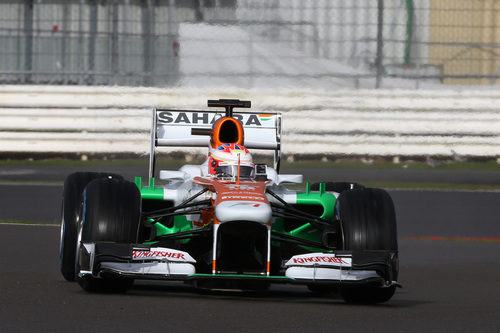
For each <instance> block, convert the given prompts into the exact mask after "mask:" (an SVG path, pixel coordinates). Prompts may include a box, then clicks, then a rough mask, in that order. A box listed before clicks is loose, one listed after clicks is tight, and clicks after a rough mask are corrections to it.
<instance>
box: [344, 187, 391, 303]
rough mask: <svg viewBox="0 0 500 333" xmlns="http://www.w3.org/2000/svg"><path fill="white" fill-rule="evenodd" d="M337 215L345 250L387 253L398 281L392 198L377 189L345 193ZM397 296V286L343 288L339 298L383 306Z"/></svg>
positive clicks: (350, 301)
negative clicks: (383, 303)
mask: <svg viewBox="0 0 500 333" xmlns="http://www.w3.org/2000/svg"><path fill="white" fill-rule="evenodd" d="M336 214H337V218H338V219H339V220H340V226H341V231H342V249H344V250H349V251H363V250H376V251H377V250H378V251H388V252H389V253H390V254H391V256H392V267H393V270H392V279H393V280H396V279H397V276H398V273H399V268H398V242H397V230H396V214H395V210H394V204H393V202H392V199H391V197H390V196H389V194H388V193H387V192H386V191H384V190H382V189H374V188H367V189H358V190H348V191H345V192H342V193H341V194H340V195H339V197H338V200H337V206H336ZM394 292H395V286H394V285H391V286H382V287H380V286H347V285H343V286H342V287H341V288H340V295H341V296H342V298H343V299H344V300H345V301H346V302H349V303H382V302H386V301H388V300H389V299H390V298H391V297H392V296H393V295H394Z"/></svg>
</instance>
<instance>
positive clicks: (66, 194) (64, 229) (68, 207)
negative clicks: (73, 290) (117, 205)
mask: <svg viewBox="0 0 500 333" xmlns="http://www.w3.org/2000/svg"><path fill="white" fill-rule="evenodd" d="M97 178H113V179H122V177H121V176H119V175H116V174H112V173H97V172H76V173H73V174H71V175H69V176H68V177H67V178H66V180H65V181H64V189H63V199H62V211H61V243H60V249H59V267H60V270H61V273H62V275H63V277H64V278H65V279H66V280H67V281H74V280H75V258H76V239H77V224H78V221H79V219H80V208H81V201H82V193H83V189H84V188H85V186H87V184H88V183H89V182H91V181H92V180H94V179H97Z"/></svg>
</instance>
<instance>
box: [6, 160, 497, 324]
mask: <svg viewBox="0 0 500 333" xmlns="http://www.w3.org/2000/svg"><path fill="white" fill-rule="evenodd" d="M57 171H59V173H58V177H54V178H57V179H56V180H59V179H60V178H61V177H62V178H64V174H65V173H66V172H68V171H69V172H71V170H54V171H53V172H54V175H55V174H57ZM30 177H32V176H30ZM42 178H47V177H43V176H42ZM49 178H50V177H49ZM52 180H54V179H52ZM490 180H491V181H492V182H496V181H498V179H496V178H494V179H491V175H490ZM61 192H62V187H61V186H60V185H49V186H47V185H0V197H1V198H2V200H1V203H0V220H3V221H6V220H17V221H19V220H21V221H30V222H33V223H40V224H42V225H13V224H2V225H0V244H1V245H0V248H1V249H2V253H3V255H2V260H1V261H2V264H1V265H0V285H1V286H2V293H0V307H1V311H0V328H1V331H2V332H14V331H28V330H29V331H51V332H63V331H64V332H67V331H72V332H80V331H89V330H92V331H103V330H111V329H113V330H120V331H124V332H132V331H137V330H141V331H143V330H146V329H148V330H149V329H166V328H168V329H169V330H173V331H199V330H206V329H207V328H208V327H210V330H214V331H221V332H225V331H235V330H237V331H242V332H245V331H252V332H254V331H255V330H265V331H271V330H273V331H277V332H284V331H287V332H296V331H327V330H328V331H331V330H332V331H333V330H336V329H339V330H340V329H342V330H350V331H374V332H378V331H387V330H388V329H389V330H391V331H412V332H421V331H424V330H426V331H431V332H437V331H443V330H448V331H457V332H467V331H482V332H497V331H498V327H499V325H500V308H499V307H498V304H497V297H496V295H500V285H499V284H498V278H499V277H500V265H499V264H498V263H499V262H500V241H499V236H500V231H499V230H500V229H499V228H498V221H499V220H500V205H498V202H500V193H498V192H481V191H465V192H463V191H405V190H397V191H389V192H390V194H391V196H392V197H393V199H394V202H395V206H396V210H397V216H398V233H399V247H400V279H399V280H400V283H401V284H402V285H403V288H402V289H398V290H397V291H396V294H395V296H394V297H393V298H392V299H391V300H390V301H389V302H387V303H385V304H382V305H378V306H362V305H361V306H351V305H347V304H344V303H343V301H342V300H341V299H339V297H338V296H336V295H322V296H320V295H314V294H311V293H309V292H308V291H307V289H306V288H305V287H300V286H289V285H275V286H273V287H272V288H271V290H270V291H269V292H267V293H264V294H255V293H238V292H203V293H200V292H197V291H195V290H193V289H192V288H191V287H190V286H188V285H184V284H180V283H159V284H158V283H150V282H136V284H135V285H134V287H133V288H132V289H131V290H130V291H129V292H127V293H126V294H120V295H117V294H107V295H98V294H97V295H96V294H87V293H85V292H83V291H82V290H81V289H80V287H79V286H78V285H77V284H75V283H69V282H66V281H64V279H63V278H62V276H61V275H60V273H59V270H58V251H59V228H58V226H57V224H58V221H59V218H60V217H59V210H60V199H61ZM250 314H251V315H250Z"/></svg>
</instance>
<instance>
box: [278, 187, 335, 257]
mask: <svg viewBox="0 0 500 333" xmlns="http://www.w3.org/2000/svg"><path fill="white" fill-rule="evenodd" d="M336 200H337V199H336V198H335V196H334V195H333V194H332V193H328V192H326V191H325V184H324V183H321V184H320V186H319V191H311V190H310V184H309V183H307V184H306V191H304V192H298V193H297V202H296V204H297V205H320V206H322V207H323V214H322V215H321V216H320V217H321V218H322V219H325V220H333V218H334V214H335V202H336ZM284 223H285V222H284V221H283V219H276V221H275V223H274V224H273V230H274V231H277V232H281V233H286V234H289V235H291V236H294V237H298V238H302V239H307V240H310V241H315V242H321V238H322V231H321V230H318V229H317V228H316V227H314V226H313V225H312V224H310V223H307V222H306V223H304V224H303V225H301V226H300V227H298V228H296V229H293V230H290V231H288V232H286V231H285V228H284ZM304 248H306V249H308V250H311V251H316V250H317V248H312V247H306V246H304Z"/></svg>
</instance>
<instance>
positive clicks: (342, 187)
mask: <svg viewBox="0 0 500 333" xmlns="http://www.w3.org/2000/svg"><path fill="white" fill-rule="evenodd" d="M325 187H326V190H327V191H328V192H337V193H342V192H344V191H347V190H359V189H364V188H365V187H364V186H363V185H361V184H358V183H350V182H326V183H325ZM311 190H312V191H319V183H314V184H312V185H311Z"/></svg>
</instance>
